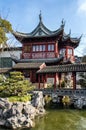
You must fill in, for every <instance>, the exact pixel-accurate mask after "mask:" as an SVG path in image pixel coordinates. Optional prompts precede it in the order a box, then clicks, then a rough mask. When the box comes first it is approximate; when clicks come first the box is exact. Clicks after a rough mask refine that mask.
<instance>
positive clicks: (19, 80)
mask: <svg viewBox="0 0 86 130" xmlns="http://www.w3.org/2000/svg"><path fill="white" fill-rule="evenodd" d="M2 88H3V89H2ZM33 88H34V86H32V83H30V82H29V81H28V80H25V79H24V76H23V75H22V73H21V72H10V76H9V78H7V79H6V80H5V82H3V84H1V85H0V90H1V95H2V96H4V97H9V96H24V95H27V93H28V92H29V91H30V90H32V89H33Z"/></svg>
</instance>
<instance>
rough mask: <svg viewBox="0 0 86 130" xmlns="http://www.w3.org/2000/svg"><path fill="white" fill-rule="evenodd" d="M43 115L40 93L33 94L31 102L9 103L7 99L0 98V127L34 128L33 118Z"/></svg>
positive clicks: (41, 95) (42, 101)
mask: <svg viewBox="0 0 86 130" xmlns="http://www.w3.org/2000/svg"><path fill="white" fill-rule="evenodd" d="M43 113H45V110H44V99H43V94H42V92H36V93H34V99H33V101H32V104H31V102H29V101H28V102H26V103H25V102H16V103H11V102H9V101H8V100H7V99H5V98H4V99H2V98H0V122H1V124H0V126H5V127H7V128H11V129H17V128H22V127H23V128H26V127H28V128H31V127H34V125H35V123H34V118H35V116H37V115H41V114H43Z"/></svg>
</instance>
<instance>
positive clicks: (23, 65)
mask: <svg viewBox="0 0 86 130" xmlns="http://www.w3.org/2000/svg"><path fill="white" fill-rule="evenodd" d="M41 65H42V63H17V64H15V65H14V66H13V69H36V68H37V69H39V68H40V66H41Z"/></svg>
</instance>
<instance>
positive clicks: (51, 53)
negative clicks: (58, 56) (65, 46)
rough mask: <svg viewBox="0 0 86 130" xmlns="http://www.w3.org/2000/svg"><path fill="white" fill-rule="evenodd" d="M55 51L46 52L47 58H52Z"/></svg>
mask: <svg viewBox="0 0 86 130" xmlns="http://www.w3.org/2000/svg"><path fill="white" fill-rule="evenodd" d="M54 57H55V53H54V52H47V58H54Z"/></svg>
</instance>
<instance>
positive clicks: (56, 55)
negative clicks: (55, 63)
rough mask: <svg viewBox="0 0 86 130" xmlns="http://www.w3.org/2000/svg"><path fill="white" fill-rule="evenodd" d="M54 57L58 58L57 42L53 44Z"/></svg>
mask: <svg viewBox="0 0 86 130" xmlns="http://www.w3.org/2000/svg"><path fill="white" fill-rule="evenodd" d="M55 57H58V41H56V43H55Z"/></svg>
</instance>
